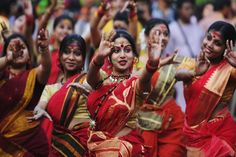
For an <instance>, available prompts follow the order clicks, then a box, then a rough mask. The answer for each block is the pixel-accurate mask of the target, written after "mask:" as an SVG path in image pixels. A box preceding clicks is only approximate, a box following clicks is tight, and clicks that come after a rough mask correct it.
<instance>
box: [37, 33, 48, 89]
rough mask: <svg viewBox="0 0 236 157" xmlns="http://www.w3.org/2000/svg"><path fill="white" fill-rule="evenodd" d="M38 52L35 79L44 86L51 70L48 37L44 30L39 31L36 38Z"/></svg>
mask: <svg viewBox="0 0 236 157" xmlns="http://www.w3.org/2000/svg"><path fill="white" fill-rule="evenodd" d="M37 44H38V52H39V54H41V60H40V65H39V66H38V67H37V79H38V81H39V82H40V83H42V84H46V83H47V80H48V77H49V75H50V70H51V55H50V53H49V35H48V31H47V30H45V29H41V30H39V33H38V37H37Z"/></svg>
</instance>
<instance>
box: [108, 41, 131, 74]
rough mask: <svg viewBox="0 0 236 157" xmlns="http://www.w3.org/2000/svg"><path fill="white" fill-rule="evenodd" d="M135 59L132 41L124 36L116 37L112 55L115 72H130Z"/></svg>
mask: <svg viewBox="0 0 236 157" xmlns="http://www.w3.org/2000/svg"><path fill="white" fill-rule="evenodd" d="M133 60H134V54H133V50H132V46H131V44H130V42H129V41H128V40H127V39H126V38H124V37H119V38H117V39H115V41H114V47H113V48H112V55H111V63H112V65H113V72H114V73H118V74H127V73H129V70H130V68H131V67H132V65H133Z"/></svg>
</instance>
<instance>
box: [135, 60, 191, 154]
mask: <svg viewBox="0 0 236 157" xmlns="http://www.w3.org/2000/svg"><path fill="white" fill-rule="evenodd" d="M186 59H187V58H186V57H182V56H175V58H174V61H176V62H180V63H181V62H183V61H185V60H186ZM177 67H178V65H177V64H170V65H166V66H163V67H162V68H160V69H159V70H158V71H156V72H155V73H154V74H153V76H152V80H151V83H152V86H153V89H152V92H151V93H150V95H149V96H148V98H147V100H146V101H145V103H144V104H143V105H142V107H141V108H140V110H139V118H138V122H139V127H140V128H141V130H142V136H143V138H144V141H145V144H146V145H148V146H150V147H151V148H152V149H151V152H150V157H163V156H164V157H184V156H186V149H185V145H184V136H183V131H182V128H183V125H184V113H183V112H182V111H181V108H180V107H179V106H178V104H177V103H176V101H175V99H174V85H175V83H176V79H175V71H176V68H177ZM167 152H168V153H167Z"/></svg>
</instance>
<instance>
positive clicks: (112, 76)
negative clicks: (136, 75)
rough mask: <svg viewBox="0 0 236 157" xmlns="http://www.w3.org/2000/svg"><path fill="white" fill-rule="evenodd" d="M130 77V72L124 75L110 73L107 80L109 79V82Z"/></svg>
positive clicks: (120, 80)
mask: <svg viewBox="0 0 236 157" xmlns="http://www.w3.org/2000/svg"><path fill="white" fill-rule="evenodd" d="M129 77H130V74H126V75H113V74H111V75H110V76H109V80H110V81H111V82H118V81H119V82H122V81H123V80H125V79H128V78H129Z"/></svg>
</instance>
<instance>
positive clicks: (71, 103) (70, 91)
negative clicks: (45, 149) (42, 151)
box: [44, 74, 89, 156]
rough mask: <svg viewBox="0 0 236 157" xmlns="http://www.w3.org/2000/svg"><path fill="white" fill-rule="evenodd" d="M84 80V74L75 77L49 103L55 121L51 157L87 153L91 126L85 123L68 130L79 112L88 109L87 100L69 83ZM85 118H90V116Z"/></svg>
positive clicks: (48, 108)
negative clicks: (69, 85)
mask: <svg viewBox="0 0 236 157" xmlns="http://www.w3.org/2000/svg"><path fill="white" fill-rule="evenodd" d="M84 80H85V75H84V74H77V75H75V76H73V77H72V78H70V79H69V80H68V81H67V82H66V83H65V84H64V85H63V86H62V87H61V88H60V89H59V90H58V91H57V92H56V93H55V94H54V95H53V96H52V97H51V99H50V100H49V102H48V106H47V112H48V113H49V114H50V115H51V117H52V119H53V127H52V132H49V133H50V134H52V135H51V139H49V141H50V142H52V149H51V151H50V156H83V155H84V153H86V147H87V140H88V127H89V124H88V123H87V122H84V123H81V124H77V125H75V126H74V127H73V128H72V129H68V127H69V125H70V122H71V121H72V119H73V118H74V116H75V114H76V112H77V110H78V109H79V108H80V109H81V108H85V107H86V106H85V104H86V98H85V97H84V96H82V95H81V94H79V93H78V91H77V90H76V88H73V87H67V86H68V84H69V83H72V82H79V83H82V82H83V81H84ZM85 111H86V110H85ZM86 113H87V112H86ZM85 117H87V118H89V116H88V114H87V116H85ZM44 126H46V125H44ZM46 129H47V128H46ZM48 137H50V136H48Z"/></svg>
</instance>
